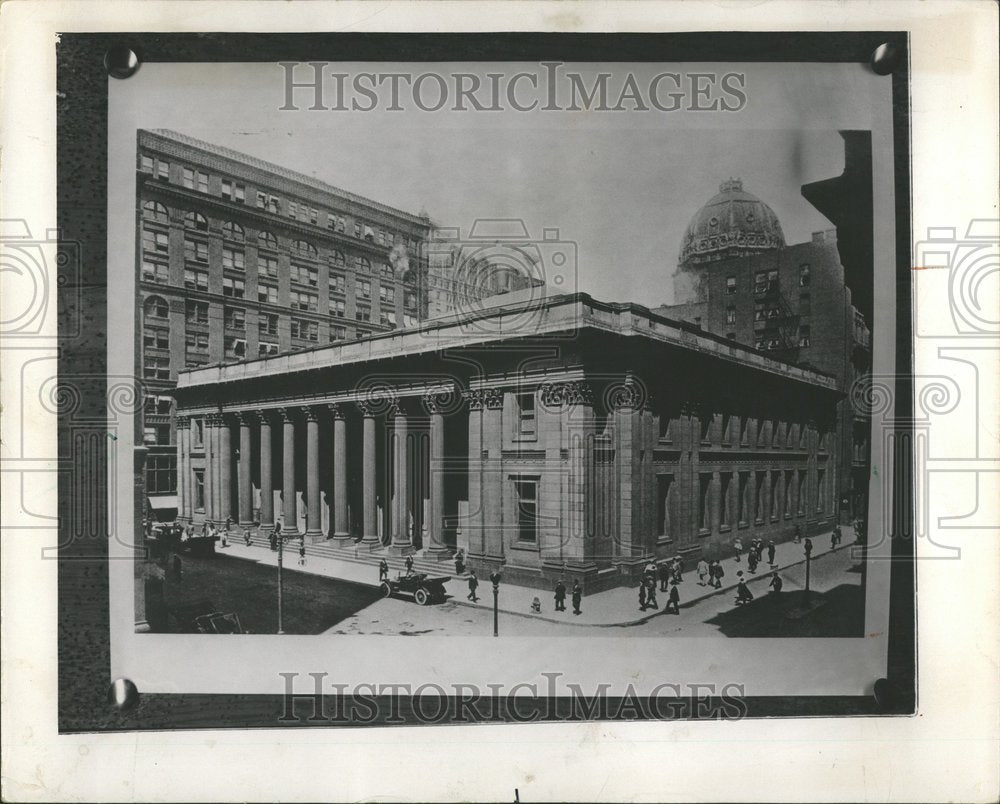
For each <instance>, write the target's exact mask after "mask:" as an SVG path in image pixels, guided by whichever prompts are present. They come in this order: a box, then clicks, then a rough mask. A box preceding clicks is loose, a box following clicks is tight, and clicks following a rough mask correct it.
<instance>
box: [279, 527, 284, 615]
mask: <svg viewBox="0 0 1000 804" xmlns="http://www.w3.org/2000/svg"><path fill="white" fill-rule="evenodd" d="M284 547H285V537H284V535H282V534H280V533H279V534H278V633H279V634H283V633H285V631H284V629H283V628H282V622H281V615H282V596H283V594H282V593H283V589H282V586H281V570H282V566H283V563H284V562H283V556H284V552H285V551H284Z"/></svg>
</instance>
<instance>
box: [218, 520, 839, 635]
mask: <svg viewBox="0 0 1000 804" xmlns="http://www.w3.org/2000/svg"><path fill="white" fill-rule="evenodd" d="M841 531H842V532H843V535H844V539H843V542H842V543H841V545H840V547H838V548H837V549H838V551H839V550H845V549H848V548H849V546H850V545H851V544H853V543H854V529H853V528H852V527H850V526H849V525H842V526H841ZM812 542H813V551H812V555H813V558H817V557H819V556H821V555H825V554H827V553H829V552H830V534H829V532H827V533H821V534H819V535H817V536H813V537H812ZM217 552H218V553H219V554H221V555H229V556H232V557H234V558H241V559H248V560H252V561H257V562H258V563H260V564H265V565H269V566H274V567H276V566H277V564H278V554H277V553H276V552H272V551H271V550H270V549H269V548H268V547H262V546H258V545H254V546H251V547H247V546H246V545H244V544H243V542H242V540H237V541H235V542H230V543H229V547H227V548H221V547H219V548H218V549H217ZM774 558H775V563H776V567H775V568H774V569H773V570H772V569H771V568H770V567H769V566H768V564H767V550H766V549H765V551H764V558H763V561H762V562H761V564H759V565H758V567H757V572H756V574H751V573H750V572H749V570H748V568H747V561H746V554H745V553H744V555H743V558H742V561H741V562H740V563H737V562H736V559H735V558H726V559H723V560H722V561H721V562H720V563H721V564H722V567H723V569H724V570H725V576H724V577H723V581H722V583H723V585H722V588H721V589H715V588H714V587H711V586H700V585H699V584H698V575H697V573H696V572H695V568H694V566H690V567H685V571H684V576H683V580H682V581H681V583H680V584H678V587H677V588H678V590H679V592H680V596H681V601H680V608H681V609H682V610H683V609H685V608H687V607H689V606H692V605H694V604H695V603H697V602H699V601H701V600H705V599H706V598H709V597H712V596H714V595H725V594H729V593H731V592H732V591H733V590H734V589H735V588H736V586H737V584H738V581H739V579H738V578H737V576H736V573H737V572H739V571H740V570H743V574H744V577H745V578H746V580H747V582H748V583H755V582H758V581H760V580H762V579H765V578H768V577H769V576H770V575H771V572H773V571H778V572H779V573H780V572H781V571H783V570H785V569H787V568H789V567H792V566H795V565H796V564H802V563H805V551H804V549H803V546H802V544H796V543H795V542H793V541H788V542H783V543H782V544H778V545H776V550H775V557H774ZM298 561H299V553H298V548H297V546H295V545H294V544H293V545H292V546H288V545H286V547H285V550H284V556H283V563H284V569H285V570H287V571H292V572H305V573H309V574H311V575H323V576H326V577H328V578H338V579H340V580H343V581H348V582H350V583H359V584H364V585H366V586H378V585H379V582H378V566H377V565H375V564H368V563H359V562H357V561H342V560H339V559H335V558H327V557H325V556H316V555H307V556H306V563H305V566H299V563H298ZM446 568H447V565H444V566H442V572H445V571H446ZM395 576H396V572H395V571H394V570H393V569H390V577H395ZM657 584H659V581H657ZM755 585H756V584H755ZM657 588H659V586H657ZM445 589H446V591H447V593H448V595H449V596H450V597H451V599H452V601H453V602H455V603H458V604H460V605H463V606H470V607H473V608H481V609H487V610H490V611H492V610H493V586H492V584H491V583H490V581H489V579H488V578H486V579H480V582H479V588H478V590H477V594H478V596H479V600H478V602H475V603H474V602H472V601H470V600H468V599H467V596H468V594H469V585H468V582H467V578H466V577H452V579H451V580H449V581H448V582H447V583H446V584H445ZM568 591H569V590H567V592H568ZM638 594H639V592H638V585H633V586H625V587H618V588H615V589H608V590H607V591H604V592H598V593H596V594H593V595H587V594H586V590H584V598H583V601H582V603H581V604H580V609H581V613H580V614H579V615H575V614H573V605H572V600H571V599H570V596H569V594H567V599H566V611H565V612H556V611H554V610H553V607H554V605H555V604H554V599H553V591H552V590H551V589H536V588H532V587H527V586H513V585H510V584H501V586H500V596H499V605H498V608H499V609H500V611H502V612H504V613H505V614H514V615H517V616H521V617H527V618H528V619H534V620H548V621H550V622H555V623H562V624H566V625H585V626H608V627H610V626H623V625H636V624H638V623H644V622H646V621H647V620H650V619H652V618H653V617H656V616H659V615H661V614H663V613H664V608H665V606H666V602H667V596H668V594H669V593H667V592H658V593H657V603H658V605H659V609H647V610H646V611H642V610H640V609H639V598H638ZM535 597H537V598H538V599H539V600H540V601H541V604H542V612H541V613H540V614H533V613H531V611H530V607H531V601H532V600H533V599H534V598H535Z"/></svg>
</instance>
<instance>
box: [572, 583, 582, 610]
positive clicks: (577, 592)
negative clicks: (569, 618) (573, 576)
mask: <svg viewBox="0 0 1000 804" xmlns="http://www.w3.org/2000/svg"><path fill="white" fill-rule="evenodd" d="M581 600H583V589H582V588H581V587H580V582H579V581H573V613H574V614H580V601H581Z"/></svg>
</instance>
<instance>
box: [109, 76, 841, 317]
mask: <svg viewBox="0 0 1000 804" xmlns="http://www.w3.org/2000/svg"><path fill="white" fill-rule="evenodd" d="M797 66H798V67H799V68H801V67H802V65H797ZM826 66H827V67H829V65H826ZM567 67H569V66H567ZM337 69H338V70H343V71H345V72H350V71H351V70H352V69H357V70H360V69H362V68H361V67H360V66H346V67H345V66H344V65H340V66H339V67H338V68H337ZM374 69H381V70H383V71H384V70H386V66H385V65H382V66H381V67H378V66H376V67H374ZM393 69H398V68H397V67H393ZM414 69H415V71H418V72H419V71H423V70H426V69H427V68H426V66H419V67H418V66H414ZM448 69H449V70H450V69H451V68H450V67H449V68H448ZM454 69H456V70H457V69H458V68H457V67H456V68H454ZM462 69H465V70H469V71H478V72H479V73H483V72H486V71H488V70H489V69H492V70H494V71H496V70H498V69H500V70H504V71H511V70H514V69H517V68H516V67H514V66H509V65H506V64H505V65H496V64H494V65H492V66H484V65H464V67H463V68H462ZM524 69H527V70H535V71H537V70H538V65H527V66H526V67H524ZM607 69H608V70H613V71H614V72H615V74H616V78H617V75H619V74H625V73H626V72H627V71H630V70H631V71H632V72H634V74H636V75H637V76H638V78H639V80H638V83H639V85H640V86H642V85H643V83H644V82H645V83H646V84H648V79H649V76H651V75H653V74H655V73H654V72H652V70H654V67H653V66H651V65H608V66H607ZM661 69H662V66H661ZM671 69H672V70H677V69H683V68H678V67H677V65H671ZM697 69H698V70H705V67H704V65H699V66H698V67H697ZM724 69H725V70H731V69H732V67H731V66H729V65H727V66H726V67H725V68H724ZM746 69H747V70H748V72H747V95H748V97H749V101H748V104H747V108H746V110H745V111H744V112H740V113H735V114H733V113H730V114H725V113H718V112H717V113H709V114H706V113H704V112H702V113H700V114H699V113H691V112H677V113H669V114H664V113H658V112H636V111H619V112H605V113H588V112H570V111H563V112H549V113H539V112H531V113H521V112H516V111H511V110H507V111H503V112H494V113H485V112H474V111H465V112H455V111H442V112H438V113H427V112H422V111H419V110H417V109H414V108H409V109H407V110H406V111H403V112H390V111H386V110H385V109H381V108H380V109H378V110H376V111H371V112H349V111H343V112H342V111H310V110H308V109H307V108H306V107H307V106H308V98H306V97H303V99H302V100H301V101H300V104H301V106H302V108H301V109H300V110H299V111H287V110H286V111H281V110H280V109H279V107H280V106H281V105H282V104H283V93H284V76H283V71H281V70H279V69H278V68H277V67H276V65H273V64H241V65H183V64H181V65H159V64H148V65H144V66H143V67H142V69H140V71H139V72H138V73H137V74H136V75H135V76H134V77H133V78H131V79H129V80H128V81H124V82H112V104H111V108H112V122H111V124H112V125H115V123H116V116H117V117H118V119H120V120H121V121H122V124H123V125H126V126H129V127H130V128H132V129H134V128H137V127H142V128H169V129H172V130H175V131H178V132H181V133H184V134H187V135H189V136H192V137H196V138H198V139H201V140H205V141H207V142H211V143H215V144H218V145H223V146H226V147H229V148H232V149H235V150H237V151H241V152H244V153H247V154H251V155H253V156H256V157H258V158H261V159H265V160H267V161H269V162H272V163H276V164H279V165H282V166H284V167H287V168H290V169H293V170H296V171H299V172H301V173H304V174H306V175H310V176H315V177H316V178H318V179H322V180H324V181H327V182H329V183H330V184H333V185H336V186H338V187H341V188H343V189H346V190H350V191H351V192H354V193H358V194H361V195H364V196H368V197H370V198H373V199H375V200H378V201H381V202H383V203H386V204H389V205H391V206H394V207H397V208H400V209H404V210H407V211H412V212H418V211H420V210H426V211H427V212H428V213H429V214H430V216H431V218H432V220H433V221H434V222H435V223H436V224H438V225H441V226H449V227H458V228H460V229H461V231H462V233H463V234H465V233H467V232H468V230H469V228H470V227H471V225H472V224H473V222H475V221H476V220H477V219H496V218H501V219H506V218H520V219H522V220H523V221H524V222H525V225H526V227H527V229H528V231H529V232H530V233H531V235H532V236H534V237H538V238H541V236H542V230H543V229H558V230H559V237H560V239H561V240H564V241H570V242H572V243H573V244H575V247H576V249H575V250H576V254H577V260H576V274H575V277H574V276H572V275H570V276H569V277H568V278H569V281H570V285H566V284H564V285H563V287H564V288H569V287H570V286H572V285H575V287H576V289H578V290H582V291H584V292H587V293H590V294H592V295H593V296H595V297H597V298H599V299H604V300H609V301H636V302H639V303H642V304H646V305H649V306H656V305H658V304H664V303H669V302H671V301H672V300H673V294H672V280H671V277H672V274H673V272H674V270H675V268H676V263H677V253H678V250H679V247H680V242H681V238H682V235H683V233H684V230H685V228H686V227H687V224H688V223H689V221H690V220H691V218H692V217H693V216H694V214H695V213H696V212H697V210H698V209H699V208H700V207H701V206H702V205H703V204H704V203H705V202H706V201H708V200H709V199H710V198H711V197H712V196H713V195H715V194H716V193H717V192H718V187H719V184H720V183H721V182H722V181H724V180H725V179H727V178H729V177H737V178H742V180H743V185H744V189H745V190H746V191H747V192H750V193H753V194H754V195H756V196H758V197H759V198H761V199H762V200H763V201H765V202H766V203H767V204H768V205H769V206H771V208H772V209H773V210H774V211H775V213H776V214H777V216H778V219H779V220H780V221H781V224H782V227H783V229H784V233H785V237H786V240H787V242H789V243H798V242H802V241H804V240H808V239H809V238H810V236H811V234H812V232H814V231H817V230H820V229H826V228H830V223H829V221H827V219H826V218H824V217H823V216H822V215H820V214H819V213H818V212H817V211H816V210H815V209H814V208H813V207H812V206H811V205H810V204H809V203H808V202H807V201H805V199H804V198H803V197H802V195H801V190H800V188H801V185H802V184H803V183H805V182H809V181H815V180H817V179H822V178H827V177H829V176H834V175H838V174H839V173H840V172H841V170H842V169H843V141H842V139H841V138H840V136H839V135H838V134H837V131H836V128H837V126H838V125H840V120H838V119H837V117H836V114H831V107H838V106H849V105H850V103H851V97H850V91H849V90H850V87H849V86H848V87H844V86H843V83H844V80H843V77H842V76H837V75H831V76H830V77H829V82H830V87H831V92H830V94H829V96H828V97H826V98H823V99H822V102H818V99H817V98H816V97H815V96H816V94H817V86H816V82H815V77H814V78H813V83H812V84H809V82H805V84H803V85H802V86H801V88H800V86H799V84H798V83H797V82H796V78H795V76H794V75H789V76H786V75H780V76H775V75H768V74H764V71H765V70H767V69H774V65H763V66H752V65H748V66H747V68H746ZM579 71H580V72H581V73H583V74H584V75H587V74H588V71H587V70H584V69H580V70H579ZM847 83H848V84H849V82H847ZM819 86H820V89H819V94H820V95H822V94H823V93H822V86H823V82H822V81H820V82H819ZM771 125H773V126H774V127H773V128H772V127H769V126H771ZM844 127H846V126H844ZM112 149H114V146H112ZM114 156H115V154H114V153H112V158H114ZM123 156H124V155H123ZM543 268H544V266H543Z"/></svg>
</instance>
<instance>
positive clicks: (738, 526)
mask: <svg viewBox="0 0 1000 804" xmlns="http://www.w3.org/2000/svg"><path fill="white" fill-rule="evenodd" d="M736 527H737V528H740V529H741V530H742V529H744V528H749V527H750V523H749V522H738V523H737V525H736Z"/></svg>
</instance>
